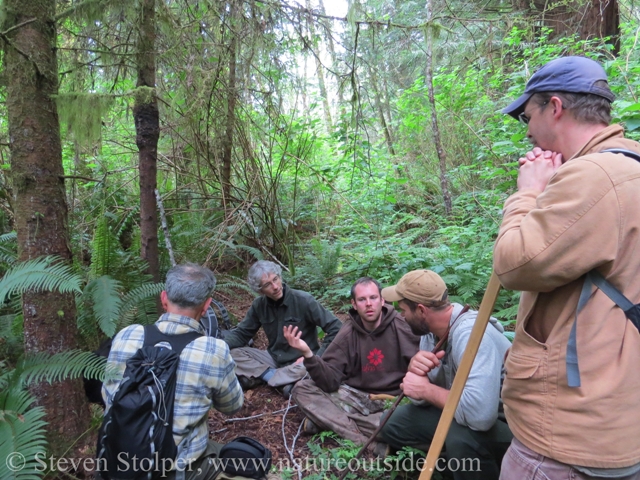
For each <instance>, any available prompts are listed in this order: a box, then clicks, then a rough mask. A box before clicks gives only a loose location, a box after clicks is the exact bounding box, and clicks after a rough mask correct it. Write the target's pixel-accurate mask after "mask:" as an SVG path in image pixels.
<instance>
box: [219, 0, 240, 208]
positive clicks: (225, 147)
mask: <svg viewBox="0 0 640 480" xmlns="http://www.w3.org/2000/svg"><path fill="white" fill-rule="evenodd" d="M238 8H239V7H238V0H231V2H230V3H229V9H230V15H229V18H230V22H229V24H230V25H231V28H230V29H229V33H230V35H231V41H230V43H229V80H228V83H227V119H226V127H225V134H224V139H223V141H222V201H223V207H224V208H225V209H229V201H230V196H231V157H232V155H233V133H234V131H235V126H236V100H237V95H238V93H237V86H236V83H237V79H236V62H237V55H238V53H237V48H238V38H237V35H239V33H238V24H239V22H238Z"/></svg>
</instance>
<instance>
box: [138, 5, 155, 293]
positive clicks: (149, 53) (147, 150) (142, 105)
mask: <svg viewBox="0 0 640 480" xmlns="http://www.w3.org/2000/svg"><path fill="white" fill-rule="evenodd" d="M138 27H139V34H138V51H137V54H136V61H137V65H138V81H137V84H136V85H137V87H138V93H137V95H136V99H135V106H134V107H133V117H134V120H135V124H136V145H137V146H138V152H139V153H138V168H139V174H140V239H141V241H140V244H141V245H140V255H141V256H142V258H144V259H145V260H146V261H147V263H148V264H149V273H150V274H151V276H152V277H153V280H154V282H159V281H160V265H159V258H158V214H157V210H156V197H155V193H154V192H155V189H156V188H157V186H158V183H157V182H158V180H157V174H158V165H157V162H158V139H159V137H160V114H159V113H158V100H157V98H156V90H155V86H156V55H155V41H156V19H155V0H143V1H142V5H141V10H140V23H139V25H138Z"/></svg>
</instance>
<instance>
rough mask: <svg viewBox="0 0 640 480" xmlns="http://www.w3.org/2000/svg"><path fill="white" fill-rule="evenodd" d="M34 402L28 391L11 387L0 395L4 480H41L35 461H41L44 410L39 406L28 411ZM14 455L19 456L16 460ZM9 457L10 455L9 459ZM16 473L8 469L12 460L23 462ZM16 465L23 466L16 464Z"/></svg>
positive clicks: (44, 444)
mask: <svg viewBox="0 0 640 480" xmlns="http://www.w3.org/2000/svg"><path fill="white" fill-rule="evenodd" d="M34 401H35V399H34V398H33V397H32V396H31V395H30V394H29V392H28V391H25V390H22V389H20V388H17V387H14V388H9V389H7V390H3V391H2V392H0V458H4V459H6V460H7V461H5V462H0V478H2V479H3V480H4V479H7V480H32V479H38V480H39V479H40V478H41V475H38V474H37V473H36V472H37V468H36V467H39V466H41V464H39V463H38V461H37V458H40V459H42V458H44V457H45V454H46V447H47V441H46V439H45V433H46V431H45V426H46V425H47V422H45V421H44V416H45V411H44V408H42V407H35V408H31V409H30V406H31V405H32V404H33V402H34ZM14 452H17V453H19V454H20V455H21V457H19V458H18V456H17V455H16V453H14ZM10 455H13V456H12V457H10ZM23 458H24V466H23V468H22V469H21V470H19V471H13V470H15V469H11V468H9V467H10V466H11V465H12V464H11V460H13V461H15V462H22V459H23ZM14 465H15V466H19V465H22V464H21V463H15V464H14Z"/></svg>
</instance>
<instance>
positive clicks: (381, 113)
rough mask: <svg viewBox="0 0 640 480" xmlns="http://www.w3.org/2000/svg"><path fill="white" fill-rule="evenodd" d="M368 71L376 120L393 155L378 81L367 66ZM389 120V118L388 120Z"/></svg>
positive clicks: (371, 69) (374, 73)
mask: <svg viewBox="0 0 640 480" xmlns="http://www.w3.org/2000/svg"><path fill="white" fill-rule="evenodd" d="M367 67H368V69H369V78H370V79H371V86H372V87H373V98H374V101H375V104H376V110H377V111H378V118H379V120H380V127H381V128H382V132H383V134H384V139H385V141H386V142H387V148H388V149H389V153H390V154H391V155H395V154H396V152H395V150H394V148H393V138H392V137H391V131H390V130H389V125H388V124H387V120H386V119H385V117H384V110H383V109H382V100H381V98H380V97H381V94H380V89H379V88H378V79H377V78H376V72H375V71H374V69H373V68H371V66H370V65H367ZM389 120H391V118H389Z"/></svg>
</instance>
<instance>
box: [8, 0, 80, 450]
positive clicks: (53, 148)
mask: <svg viewBox="0 0 640 480" xmlns="http://www.w3.org/2000/svg"><path fill="white" fill-rule="evenodd" d="M55 5H56V2H55V0H5V2H4V10H5V12H4V13H5V15H6V16H5V20H4V22H3V25H2V26H1V28H2V30H3V31H5V32H7V34H6V37H7V40H6V41H4V42H3V48H4V52H5V56H4V59H3V63H4V67H5V72H4V74H5V77H4V78H5V79H6V82H7V83H6V85H7V100H6V102H7V111H8V118H9V135H10V148H11V176H12V180H13V192H14V195H15V197H14V205H15V227H16V231H17V235H18V256H19V259H20V260H28V259H33V258H36V257H39V256H42V255H58V256H60V257H62V258H63V259H65V260H67V261H69V262H70V261H71V249H70V246H69V231H68V218H67V216H68V210H67V202H66V192H65V187H64V178H63V175H64V171H63V168H62V149H61V143H60V125H59V122H58V113H57V109H56V104H55V102H54V99H53V98H52V95H55V94H56V93H58V65H57V59H56V26H55V21H54V17H55ZM22 313H23V315H24V346H25V351H26V353H27V354H29V353H36V352H46V353H47V354H51V355H53V354H55V353H58V352H62V351H65V350H69V349H72V348H75V347H76V346H77V344H76V319H75V317H76V308H75V301H74V297H73V295H72V294H61V293H57V292H55V293H25V294H24V295H23V297H22ZM32 392H33V394H34V395H35V396H36V398H37V402H38V403H39V404H40V405H42V406H44V408H45V410H46V413H47V416H46V420H47V422H49V426H48V428H47V430H48V432H49V441H50V444H51V447H52V448H53V450H54V452H57V453H60V452H62V451H64V450H65V449H66V447H67V446H69V444H70V443H71V442H73V441H75V440H77V439H78V438H79V437H80V435H81V434H82V433H83V432H84V431H85V430H86V429H87V428H88V425H89V409H88V405H87V403H86V401H85V399H84V391H83V389H82V386H81V384H80V382H79V381H74V382H70V381H69V382H64V383H56V384H54V385H49V384H45V383H43V384H40V385H36V386H35V387H34V388H33V389H32Z"/></svg>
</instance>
